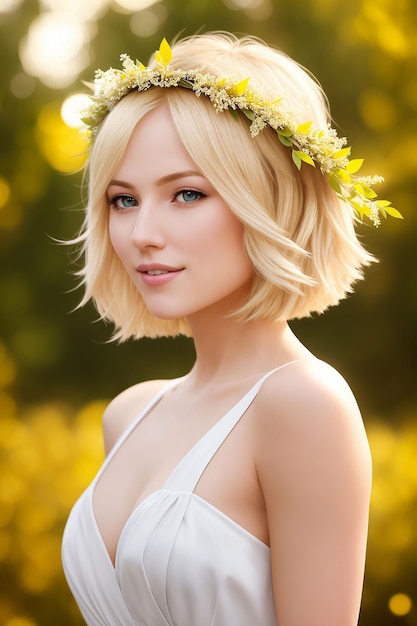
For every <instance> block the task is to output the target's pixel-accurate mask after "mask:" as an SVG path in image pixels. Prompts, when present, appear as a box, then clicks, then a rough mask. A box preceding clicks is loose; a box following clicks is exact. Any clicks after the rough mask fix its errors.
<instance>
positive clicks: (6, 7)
mask: <svg viewBox="0 0 417 626" xmlns="http://www.w3.org/2000/svg"><path fill="white" fill-rule="evenodd" d="M22 4H23V0H1V2H0V13H12V11H16V9H18V8H19V7H20V6H21V5H22Z"/></svg>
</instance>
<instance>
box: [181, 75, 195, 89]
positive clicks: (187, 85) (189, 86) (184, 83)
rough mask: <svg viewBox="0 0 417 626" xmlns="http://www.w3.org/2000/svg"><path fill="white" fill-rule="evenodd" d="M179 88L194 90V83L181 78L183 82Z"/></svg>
mask: <svg viewBox="0 0 417 626" xmlns="http://www.w3.org/2000/svg"><path fill="white" fill-rule="evenodd" d="M178 86H179V87H185V89H192V88H193V86H194V85H193V83H192V82H191V81H189V80H186V79H185V78H181V80H180V81H179V83H178Z"/></svg>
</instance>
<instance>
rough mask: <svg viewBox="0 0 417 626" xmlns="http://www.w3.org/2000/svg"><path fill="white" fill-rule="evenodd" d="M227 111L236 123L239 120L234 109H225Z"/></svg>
mask: <svg viewBox="0 0 417 626" xmlns="http://www.w3.org/2000/svg"><path fill="white" fill-rule="evenodd" d="M227 110H228V111H229V113H230V115H231V116H232V117H233V119H235V120H236V121H237V120H238V119H239V113H238V112H237V111H236V109H227Z"/></svg>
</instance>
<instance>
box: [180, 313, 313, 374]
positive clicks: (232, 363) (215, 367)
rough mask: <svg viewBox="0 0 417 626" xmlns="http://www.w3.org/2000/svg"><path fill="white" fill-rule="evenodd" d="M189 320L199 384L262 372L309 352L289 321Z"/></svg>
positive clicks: (195, 371) (195, 369) (194, 369)
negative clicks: (290, 326) (289, 324)
mask: <svg viewBox="0 0 417 626" xmlns="http://www.w3.org/2000/svg"><path fill="white" fill-rule="evenodd" d="M189 322H190V325H191V328H192V332H193V338H194V344H195V350H196V362H195V365H194V367H193V369H192V371H191V373H190V378H191V379H192V381H193V382H194V384H195V385H198V386H203V385H204V386H206V385H208V384H217V383H219V382H220V381H221V382H222V383H225V382H228V381H230V382H231V381H234V380H236V379H241V378H246V377H250V376H253V375H255V374H256V375H258V374H262V373H263V372H266V371H268V370H270V369H273V368H274V367H277V366H278V365H281V364H283V363H285V362H287V361H291V360H293V359H297V358H301V357H303V356H306V355H307V354H308V351H307V349H306V348H305V347H304V346H303V345H302V344H301V342H300V341H298V339H297V338H296V337H295V335H294V334H293V333H292V331H291V330H290V328H289V326H288V324H287V323H286V322H275V321H273V320H254V321H250V322H244V323H238V322H236V320H234V319H230V318H222V319H219V318H211V319H209V320H207V319H205V320H201V319H200V320H195V319H192V320H189Z"/></svg>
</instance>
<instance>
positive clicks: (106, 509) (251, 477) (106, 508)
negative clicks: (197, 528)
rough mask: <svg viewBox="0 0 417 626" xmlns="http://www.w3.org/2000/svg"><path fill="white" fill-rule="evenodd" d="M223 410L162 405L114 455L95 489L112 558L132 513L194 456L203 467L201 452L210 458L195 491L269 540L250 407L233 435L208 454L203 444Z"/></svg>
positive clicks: (96, 505)
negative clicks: (257, 475) (257, 471)
mask: <svg viewBox="0 0 417 626" xmlns="http://www.w3.org/2000/svg"><path fill="white" fill-rule="evenodd" d="M224 404H225V405H227V402H225V403H224ZM223 410H224V409H223V407H220V406H219V407H210V406H205V405H204V406H200V407H193V408H190V409H189V410H187V411H184V410H182V411H179V410H178V406H176V404H175V403H171V402H170V403H168V402H165V403H161V405H160V406H157V407H155V409H154V410H152V412H151V414H149V415H147V416H146V418H145V419H143V420H142V421H141V422H140V423H139V424H138V425H137V426H136V427H135V428H134V429H133V431H132V432H131V433H130V434H129V437H128V438H127V439H126V440H125V441H124V442H123V444H122V445H121V446H120V447H119V449H118V450H117V452H116V453H115V454H114V455H113V456H112V458H111V459H110V461H109V463H108V464H107V466H106V467H105V470H104V471H103V473H102V475H101V476H100V478H99V480H98V482H97V484H96V486H95V489H94V497H93V504H94V513H95V516H96V519H97V524H98V526H99V529H100V532H101V534H102V537H103V541H104V543H105V544H106V547H107V549H108V551H109V554H110V556H111V558H112V559H113V560H114V557H115V553H116V549H117V544H118V539H119V537H120V534H121V532H122V530H123V528H124V525H125V524H126V521H127V520H128V519H129V517H130V516H131V514H132V512H133V511H134V510H135V509H137V508H138V507H139V506H140V505H141V503H142V502H144V501H145V500H146V498H148V497H149V496H151V495H152V494H153V493H155V492H157V491H158V490H160V489H162V488H164V486H165V484H166V482H167V480H168V478H169V477H170V476H171V475H172V473H173V472H175V470H176V468H177V467H178V465H179V464H182V463H183V462H184V460H186V459H188V458H189V459H190V461H191V463H193V461H195V462H196V463H197V465H198V462H199V457H200V456H201V455H202V454H205V455H207V458H206V464H203V466H202V467H200V470H198V474H197V475H196V476H195V477H194V479H195V480H194V482H195V484H193V486H192V491H193V492H194V493H195V494H196V495H198V496H199V497H201V498H202V499H204V500H205V501H207V502H208V503H210V504H211V505H213V506H214V507H216V508H217V509H219V510H220V511H221V512H223V513H224V514H225V515H228V516H229V517H231V519H233V520H234V521H236V522H237V523H239V524H241V525H242V526H243V527H244V528H246V529H247V530H248V531H249V532H252V533H253V534H255V536H257V537H258V538H260V539H261V540H262V541H265V543H266V542H267V531H266V523H265V520H264V517H265V516H264V511H263V499H262V494H261V493H260V490H259V485H258V482H257V478H256V469H255V465H254V459H253V432H252V428H253V423H252V422H253V420H252V419H251V417H253V416H251V415H250V411H251V409H250V408H249V409H248V414H247V415H245V416H244V418H242V419H239V421H238V422H237V424H236V425H235V426H234V428H232V430H231V432H229V433H227V432H226V433H224V436H221V437H220V441H219V442H218V443H219V444H220V445H219V446H215V447H214V449H211V450H207V449H206V448H205V445H202V444H205V442H206V440H207V443H208V445H209V447H210V433H211V431H212V429H213V427H214V426H215V425H218V424H219V425H220V422H222V417H219V415H218V413H219V412H221V411H223ZM216 413H217V414H216ZM216 428H217V426H216ZM193 457H194V458H193ZM191 471H194V470H190V472H191ZM180 488H181V485H180Z"/></svg>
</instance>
